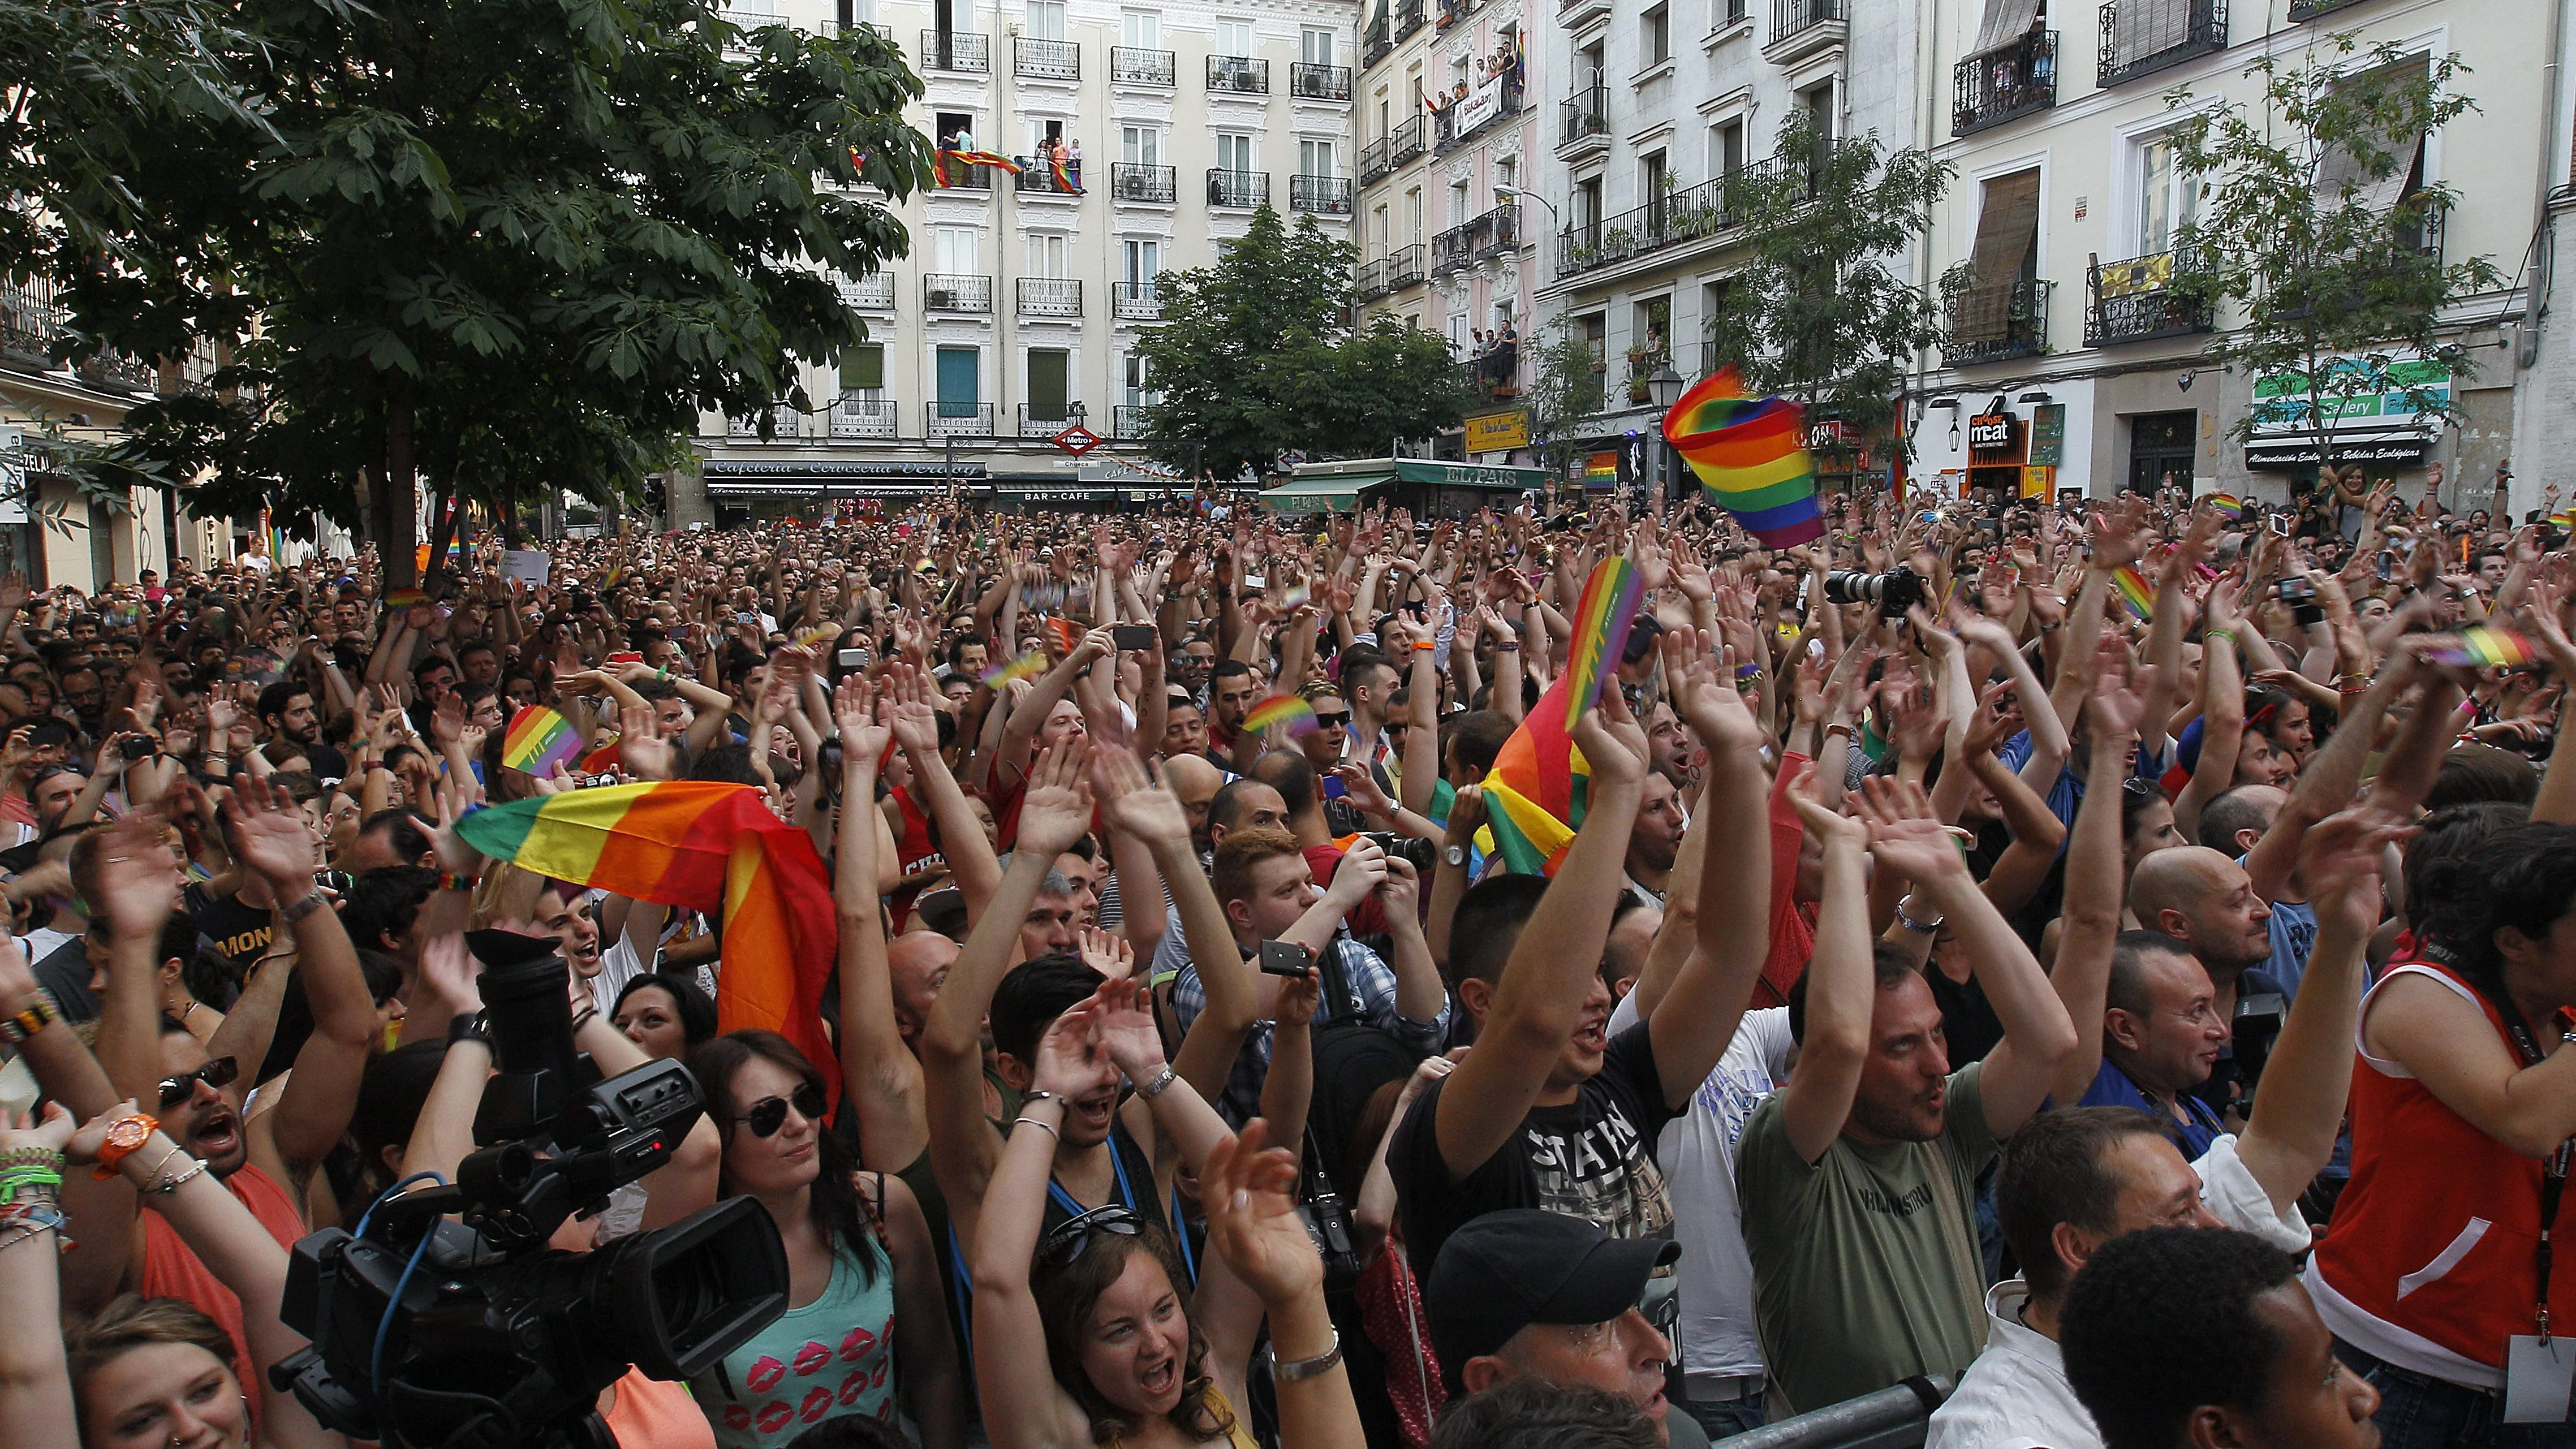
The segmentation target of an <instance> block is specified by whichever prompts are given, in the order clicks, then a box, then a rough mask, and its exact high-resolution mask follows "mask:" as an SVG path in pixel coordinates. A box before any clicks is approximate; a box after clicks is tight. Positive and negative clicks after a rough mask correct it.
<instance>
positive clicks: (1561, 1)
mask: <svg viewBox="0 0 2576 1449" xmlns="http://www.w3.org/2000/svg"><path fill="white" fill-rule="evenodd" d="M1609 13H1610V0H1556V23H1557V24H1558V25H1560V26H1563V27H1564V28H1565V29H1567V30H1581V29H1582V28H1583V27H1584V26H1586V25H1589V24H1591V23H1592V22H1593V21H1595V20H1598V19H1600V18H1601V17H1603V16H1605V15H1608V14H1609Z"/></svg>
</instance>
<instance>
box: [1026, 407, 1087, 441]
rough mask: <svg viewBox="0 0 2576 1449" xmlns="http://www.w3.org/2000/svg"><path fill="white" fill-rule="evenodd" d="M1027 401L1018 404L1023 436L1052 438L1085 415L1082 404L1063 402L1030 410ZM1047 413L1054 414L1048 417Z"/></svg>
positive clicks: (1081, 419) (1080, 420)
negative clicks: (1051, 406) (1045, 407)
mask: <svg viewBox="0 0 2576 1449" xmlns="http://www.w3.org/2000/svg"><path fill="white" fill-rule="evenodd" d="M1032 408H1033V405H1032V404H1029V403H1022V404H1020V433H1019V435H1020V436H1021V437H1023V438H1052V437H1054V436H1055V435H1056V434H1058V433H1061V432H1063V431H1064V430H1065V429H1067V428H1069V427H1072V426H1073V425H1075V424H1076V423H1079V422H1082V421H1083V419H1084V418H1085V417H1086V416H1087V414H1086V413H1085V411H1084V409H1083V406H1082V404H1080V403H1064V404H1061V405H1059V406H1057V407H1054V408H1047V409H1042V410H1035V411H1033V410H1032ZM1048 413H1053V414H1055V416H1053V417H1049V416H1047V414H1048Z"/></svg>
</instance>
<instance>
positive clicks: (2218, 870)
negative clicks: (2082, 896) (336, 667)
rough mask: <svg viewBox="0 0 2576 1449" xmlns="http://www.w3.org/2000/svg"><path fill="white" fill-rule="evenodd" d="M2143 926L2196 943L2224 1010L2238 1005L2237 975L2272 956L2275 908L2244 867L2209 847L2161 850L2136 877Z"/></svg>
mask: <svg viewBox="0 0 2576 1449" xmlns="http://www.w3.org/2000/svg"><path fill="white" fill-rule="evenodd" d="M2129 911H2130V913H2131V914H2133V915H2135V916H2136V917H2137V918H2138V925H2139V926H2140V927H2141V928H2143V929H2145V930H2150V931H2162V932H2164V933H2165V934H2166V935H2168V936H2171V937H2173V938H2174V939H2176V940H2178V941H2181V942H2182V943H2183V944H2184V945H2186V946H2189V947H2190V948H2191V954H2192V955H2193V956H2195V957H2197V958H2199V961H2200V964H2201V965H2202V967H2204V968H2205V969H2207V971H2208V972H2209V979H2210V983H2211V984H2212V985H2214V986H2216V987H2217V988H2218V1004H2219V1007H2220V1010H2221V1013H2222V1014H2229V1013H2233V1012H2234V1011H2235V1009H2236V988H2237V980H2238V978H2240V977H2242V976H2243V975H2244V974H2245V973H2246V971H2248V970H2249V969H2251V968H2253V967H2256V966H2260V965H2262V964H2263V963H2264V961H2266V960H2267V959H2269V958H2270V957H2271V954H2272V932H2271V920H2272V908H2271V907H2270V906H2268V905H2266V904H2264V903H2263V899H2262V898H2261V897H2260V896H2257V895H2255V894H2254V882H2253V880H2252V879H2251V878H2250V877H2248V876H2247V875H2246V874H2245V868H2244V867H2243V866H2241V865H2238V864H2237V863H2236V862H2235V861H2233V860H2231V859H2229V858H2228V857H2227V856H2225V855H2223V854H2221V853H2220V852H2218V851H2215V850H2211V849H2210V848H2209V847H2207V846H2205V845H2180V846H2176V847H2174V848H2173V849H2171V850H2159V851H2157V852H2155V853H2154V854H2153V855H2150V856H2148V857H2147V858H2146V859H2144V860H2141V861H2139V862H2138V869H2137V872H2136V873H2135V874H2133V875H2131V876H2130V877H2129Z"/></svg>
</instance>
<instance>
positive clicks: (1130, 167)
mask: <svg viewBox="0 0 2576 1449" xmlns="http://www.w3.org/2000/svg"><path fill="white" fill-rule="evenodd" d="M1109 194H1110V195H1111V196H1112V197H1115V198H1116V199H1118V200H1120V201H1148V202H1155V203H1158V204H1161V205H1164V206H1169V205H1171V204H1172V203H1173V202H1174V201H1177V200H1179V199H1180V197H1179V183H1178V182H1176V181H1175V180H1174V179H1173V173H1172V168H1171V167H1169V166H1145V165H1140V164H1138V163H1136V162H1133V161H1119V162H1116V163H1113V164H1112V165H1111V166H1110V168H1109Z"/></svg>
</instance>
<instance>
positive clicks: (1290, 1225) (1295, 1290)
mask: <svg viewBox="0 0 2576 1449" xmlns="http://www.w3.org/2000/svg"><path fill="white" fill-rule="evenodd" d="M1269 1143H1270V1124H1269V1123H1267V1122H1265V1121H1263V1120H1262V1119H1260V1118H1258V1117H1255V1118H1253V1119H1252V1120H1251V1121H1249V1122H1247V1123H1245V1124H1244V1125H1243V1131H1242V1132H1241V1133H1240V1134H1239V1135H1236V1136H1232V1137H1227V1138H1225V1139H1223V1140H1221V1141H1219V1142H1218V1143H1217V1144H1216V1146H1214V1147H1213V1148H1211V1149H1209V1151H1208V1156H1207V1162H1206V1164H1205V1165H1204V1166H1202V1167H1201V1168H1200V1169H1199V1200H1200V1202H1201V1204H1202V1205H1203V1206H1204V1207H1205V1208H1206V1211H1207V1230H1208V1238H1207V1240H1208V1246H1209V1247H1210V1248H1211V1249H1213V1250H1214V1251H1215V1252H1216V1255H1217V1256H1218V1257H1220V1258H1222V1259H1224V1260H1225V1264H1226V1266H1227V1267H1228V1268H1231V1269H1232V1270H1233V1271H1234V1275H1235V1277H1237V1278H1239V1279H1241V1280H1242V1281H1243V1284H1244V1286H1246V1287H1248V1288H1250V1289H1251V1290H1252V1291H1253V1292H1255V1293H1257V1294H1259V1295H1260V1296H1261V1301H1262V1302H1263V1303H1265V1304H1278V1303H1290V1302H1294V1301H1296V1300H1297V1299H1298V1298H1300V1297H1302V1296H1304V1295H1306V1294H1310V1293H1317V1292H1320V1291H1321V1290H1322V1288H1323V1284H1324V1260H1323V1259H1322V1258H1321V1257H1319V1256H1317V1255H1316V1252H1315V1240H1314V1239H1313V1238H1311V1237H1309V1236H1308V1235H1307V1232H1306V1220H1305V1219H1304V1218H1303V1217H1301V1216H1299V1215H1298V1212H1297V1158H1296V1155H1295V1154H1294V1153H1291V1152H1289V1151H1287V1150H1286V1149H1284V1148H1276V1147H1272V1146H1270V1145H1269Z"/></svg>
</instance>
